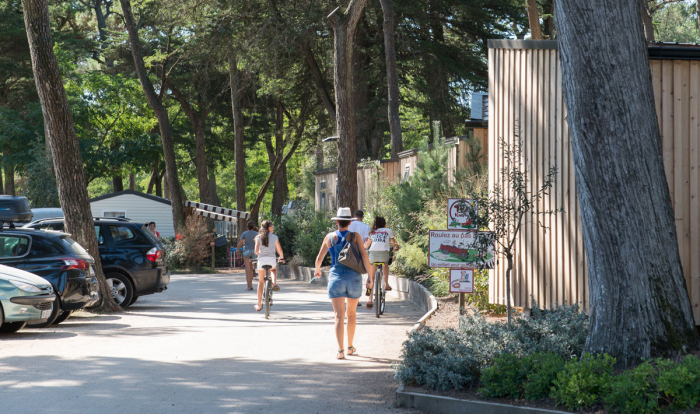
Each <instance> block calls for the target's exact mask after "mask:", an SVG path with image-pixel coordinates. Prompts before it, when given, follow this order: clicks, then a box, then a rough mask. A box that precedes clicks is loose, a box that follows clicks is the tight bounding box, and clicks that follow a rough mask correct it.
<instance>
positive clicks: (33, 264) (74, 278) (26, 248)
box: [0, 228, 100, 327]
mask: <svg viewBox="0 0 700 414" xmlns="http://www.w3.org/2000/svg"><path fill="white" fill-rule="evenodd" d="M0 264H3V265H6V266H11V267H15V268H18V269H22V270H25V271H27V272H30V273H34V274H35V275H37V276H41V277H43V278H44V279H46V280H47V281H48V282H49V283H51V285H52V286H53V290H54V291H55V292H56V294H57V295H58V300H57V301H55V302H54V306H53V310H52V313H51V315H50V316H49V317H48V319H46V320H42V321H40V322H38V323H31V322H30V323H29V325H30V326H34V327H44V326H48V325H51V324H52V323H60V322H63V321H64V320H66V319H67V318H68V317H69V316H70V314H71V312H73V311H74V310H78V309H82V308H85V307H89V306H92V305H94V304H96V303H97V302H98V301H99V298H100V297H99V288H98V282H97V278H96V277H95V268H94V265H95V260H94V259H93V258H92V256H90V254H88V252H87V251H85V249H83V248H82V247H81V246H80V245H79V244H78V243H76V242H75V241H74V240H73V239H71V238H70V235H68V234H66V233H62V232H57V231H45V230H35V229H25V228H19V229H16V228H4V229H2V231H0Z"/></svg>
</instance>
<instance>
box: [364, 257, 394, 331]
mask: <svg viewBox="0 0 700 414" xmlns="http://www.w3.org/2000/svg"><path fill="white" fill-rule="evenodd" d="M368 253H369V262H370V263H371V264H373V265H374V266H376V267H377V270H376V271H375V272H374V289H373V292H372V294H374V313H375V314H376V315H377V318H379V317H380V316H381V315H383V314H384V309H385V307H386V290H384V282H383V281H382V277H384V266H388V263H389V259H390V258H391V256H390V252H389V251H388V250H370V251H369V252H368ZM368 290H369V289H368Z"/></svg>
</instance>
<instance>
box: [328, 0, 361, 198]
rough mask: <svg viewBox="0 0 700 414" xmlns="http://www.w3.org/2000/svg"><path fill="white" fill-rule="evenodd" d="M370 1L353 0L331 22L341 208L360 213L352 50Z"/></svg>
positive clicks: (337, 10) (333, 15)
mask: <svg viewBox="0 0 700 414" xmlns="http://www.w3.org/2000/svg"><path fill="white" fill-rule="evenodd" d="M366 5H367V0H350V4H349V5H348V8H347V10H346V11H345V12H342V11H340V9H339V8H338V9H335V10H334V11H333V12H332V13H331V14H330V15H329V16H328V20H329V21H330V23H331V27H332V28H333V33H334V37H335V41H334V47H333V62H334V65H335V67H334V69H333V80H334V82H335V105H336V130H337V131H338V136H339V140H338V206H340V207H350V210H351V211H355V210H356V209H357V205H358V204H357V157H356V155H355V154H356V149H355V145H356V141H357V138H356V136H355V111H354V107H353V102H352V100H353V97H352V94H353V87H352V85H353V79H352V67H351V65H352V49H353V39H354V37H355V28H356V27H357V23H358V22H359V21H360V17H361V16H362V11H363V10H364V8H365V6H366Z"/></svg>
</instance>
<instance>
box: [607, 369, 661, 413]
mask: <svg viewBox="0 0 700 414" xmlns="http://www.w3.org/2000/svg"><path fill="white" fill-rule="evenodd" d="M603 402H604V403H605V406H606V407H608V408H609V409H610V410H611V411H614V412H620V413H623V414H637V413H656V412H659V389H658V371H657V370H656V368H654V366H652V365H651V364H650V363H649V362H644V363H642V364H640V365H639V366H637V367H636V368H635V369H633V370H630V371H625V372H623V373H621V374H619V375H617V376H615V377H614V378H613V379H612V381H611V382H610V391H609V393H608V394H607V395H605V396H603Z"/></svg>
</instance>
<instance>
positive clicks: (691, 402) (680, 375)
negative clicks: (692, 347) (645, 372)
mask: <svg viewBox="0 0 700 414" xmlns="http://www.w3.org/2000/svg"><path fill="white" fill-rule="evenodd" d="M657 365H658V366H659V369H660V370H661V374H660V376H659V391H660V392H661V393H662V395H664V396H665V398H666V399H667V400H668V401H669V402H670V408H671V410H674V411H675V410H686V409H688V408H691V407H695V405H696V404H697V403H698V401H700V359H698V357H696V356H694V355H688V356H687V357H685V359H684V360H683V361H682V362H680V363H678V364H673V363H672V362H671V361H657Z"/></svg>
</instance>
